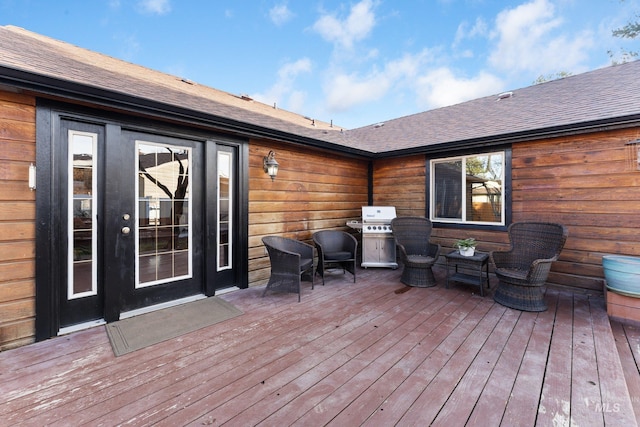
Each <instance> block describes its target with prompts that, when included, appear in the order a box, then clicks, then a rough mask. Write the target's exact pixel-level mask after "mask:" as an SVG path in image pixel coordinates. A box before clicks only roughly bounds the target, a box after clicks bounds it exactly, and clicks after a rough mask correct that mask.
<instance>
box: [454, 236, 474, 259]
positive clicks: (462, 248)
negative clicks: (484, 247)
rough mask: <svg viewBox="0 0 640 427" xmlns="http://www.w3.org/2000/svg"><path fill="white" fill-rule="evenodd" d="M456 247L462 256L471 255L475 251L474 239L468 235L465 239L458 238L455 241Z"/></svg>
mask: <svg viewBox="0 0 640 427" xmlns="http://www.w3.org/2000/svg"><path fill="white" fill-rule="evenodd" d="M455 246H456V248H458V251H459V252H460V255H462V256H473V254H474V253H475V251H476V239H474V238H473V237H469V238H467V239H460V240H457V241H456V244H455Z"/></svg>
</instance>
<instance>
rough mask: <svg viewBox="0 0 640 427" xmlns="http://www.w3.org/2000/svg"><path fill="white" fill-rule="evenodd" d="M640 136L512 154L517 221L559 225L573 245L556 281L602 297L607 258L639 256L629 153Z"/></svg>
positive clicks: (554, 142)
mask: <svg viewBox="0 0 640 427" xmlns="http://www.w3.org/2000/svg"><path fill="white" fill-rule="evenodd" d="M638 136H639V134H638V130H637V129H634V130H617V131H607V132H598V133H594V134H590V135H577V136H572V137H567V138H555V139H550V140H545V141H538V142H527V143H521V144H517V145H515V146H514V147H513V175H512V179H513V219H514V221H522V220H534V219H537V220H543V221H554V222H560V223H563V224H564V225H566V226H567V227H568V228H569V239H568V240H567V243H566V245H565V247H564V250H563V251H562V255H561V257H560V261H559V262H557V263H555V264H554V266H553V269H552V272H551V274H550V276H549V281H550V282H552V283H557V284H561V285H568V286H575V287H580V288H586V289H595V290H601V289H602V287H603V272H602V255H605V254H610V253H613V254H626V255H640V241H639V240H638V229H639V226H640V215H639V214H640V203H639V201H640V171H638V170H637V168H636V165H637V163H636V156H635V155H632V150H631V149H630V147H629V146H628V145H627V143H628V142H629V141H631V140H635V139H637V138H638Z"/></svg>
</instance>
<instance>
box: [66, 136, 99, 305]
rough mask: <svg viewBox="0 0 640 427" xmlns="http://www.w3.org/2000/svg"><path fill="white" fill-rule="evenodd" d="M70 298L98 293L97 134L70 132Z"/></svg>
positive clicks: (68, 287)
mask: <svg viewBox="0 0 640 427" xmlns="http://www.w3.org/2000/svg"><path fill="white" fill-rule="evenodd" d="M68 135H69V138H68V155H69V159H68V163H67V165H68V186H67V188H68V191H69V197H68V212H69V214H68V218H69V224H68V230H69V233H68V235H69V241H68V248H69V255H68V257H67V259H68V275H67V277H68V282H67V290H68V292H67V298H68V299H75V298H82V297H86V296H91V295H96V293H97V260H96V254H97V253H98V251H97V227H96V224H97V221H96V219H97V217H96V215H97V208H98V206H97V200H98V190H97V185H98V180H97V179H96V176H97V172H98V171H97V164H98V163H97V160H98V159H97V156H96V149H97V141H98V135H97V134H95V133H88V132H79V131H73V130H70V131H69V134H68Z"/></svg>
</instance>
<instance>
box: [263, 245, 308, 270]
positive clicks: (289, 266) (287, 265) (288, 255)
mask: <svg viewBox="0 0 640 427" xmlns="http://www.w3.org/2000/svg"><path fill="white" fill-rule="evenodd" d="M267 250H268V251H269V258H270V260H271V271H272V272H274V273H287V274H296V275H297V274H299V273H300V259H301V257H300V254H298V253H295V252H291V251H287V250H283V249H278V248H274V247H273V246H268V247H267Z"/></svg>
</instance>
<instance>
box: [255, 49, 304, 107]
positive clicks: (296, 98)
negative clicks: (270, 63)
mask: <svg viewBox="0 0 640 427" xmlns="http://www.w3.org/2000/svg"><path fill="white" fill-rule="evenodd" d="M311 69H312V67H311V60H310V59H309V58H302V59H299V60H297V61H295V62H289V63H286V64H284V65H283V66H282V67H280V69H279V70H278V80H277V81H276V82H275V83H274V84H273V86H271V87H270V88H269V89H267V91H266V92H264V93H256V94H252V95H251V96H252V97H253V98H254V99H257V100H259V101H261V102H264V103H265V104H273V103H274V102H275V103H276V104H277V105H280V106H283V107H284V108H287V109H288V110H291V111H302V107H303V105H304V100H305V97H306V94H305V93H304V92H302V91H295V90H294V89H293V88H294V83H295V80H296V78H297V77H298V75H300V74H303V73H309V72H311Z"/></svg>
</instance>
